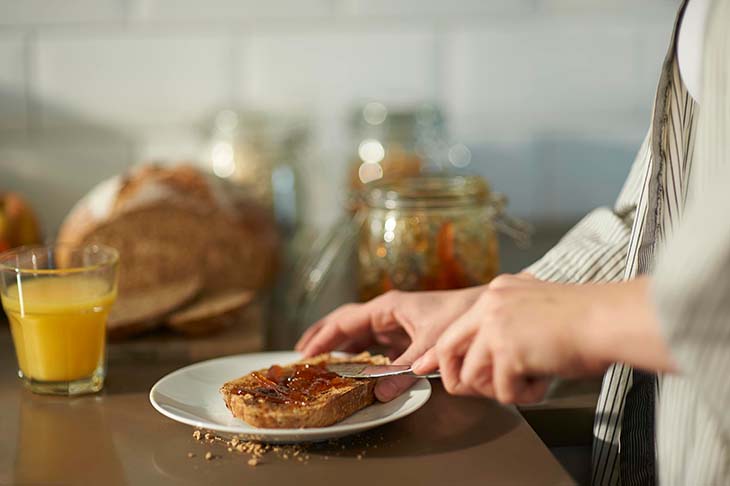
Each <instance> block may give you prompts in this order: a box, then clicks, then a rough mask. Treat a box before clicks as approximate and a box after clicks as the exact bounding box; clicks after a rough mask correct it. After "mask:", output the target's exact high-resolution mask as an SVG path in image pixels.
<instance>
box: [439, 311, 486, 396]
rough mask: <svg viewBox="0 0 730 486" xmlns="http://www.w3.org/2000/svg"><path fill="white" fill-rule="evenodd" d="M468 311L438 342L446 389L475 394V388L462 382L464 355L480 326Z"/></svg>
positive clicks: (452, 391) (462, 393)
mask: <svg viewBox="0 0 730 486" xmlns="http://www.w3.org/2000/svg"><path fill="white" fill-rule="evenodd" d="M472 314H473V313H472V312H467V313H466V314H465V315H464V316H463V317H462V318H461V319H459V320H457V321H456V322H455V323H454V324H453V325H452V326H451V327H450V328H449V329H448V330H446V332H444V334H443V335H442V336H441V338H440V339H439V340H438V342H437V343H436V354H437V356H438V364H439V370H440V372H441V381H442V382H443V384H444V388H446V391H448V392H449V393H451V394H453V395H473V394H475V393H476V392H475V390H474V389H473V388H471V387H470V386H469V385H468V384H464V383H462V382H461V379H460V375H461V368H462V365H463V361H464V356H465V355H466V353H467V350H468V349H469V346H470V344H471V341H472V340H473V339H474V336H475V335H476V332H477V330H478V328H479V320H478V319H475V318H474V316H473V315H472Z"/></svg>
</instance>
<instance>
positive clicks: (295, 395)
mask: <svg viewBox="0 0 730 486" xmlns="http://www.w3.org/2000/svg"><path fill="white" fill-rule="evenodd" d="M389 362H390V361H389V360H388V358H386V357H385V356H380V355H374V356H373V355H370V354H369V353H361V354H359V355H357V356H351V357H337V356H332V355H330V354H328V353H326V354H321V355H319V356H315V357H312V358H309V359H306V360H302V361H300V362H298V363H293V364H290V365H286V366H272V367H271V368H269V369H264V370H258V371H254V372H251V373H249V374H247V375H245V376H242V377H241V378H237V379H235V380H232V381H229V382H227V383H224V384H223V386H222V387H221V389H220V393H221V395H223V400H224V401H225V403H226V407H228V409H229V410H230V411H231V413H232V414H233V416H234V417H237V418H239V419H241V420H244V421H245V422H247V423H248V424H250V425H253V426H254V427H259V428H274V429H282V428H287V429H289V428H311V427H326V426H328V425H332V424H334V423H337V422H339V421H341V420H344V419H346V418H347V417H349V416H350V415H352V414H354V413H355V412H357V411H358V410H360V409H362V408H365V407H367V406H368V405H370V404H372V403H373V402H374V401H375V395H374V389H375V381H376V380H374V379H354V378H343V377H339V376H337V375H335V374H334V373H331V372H328V371H326V368H325V367H326V365H327V364H328V363H371V364H388V363H389Z"/></svg>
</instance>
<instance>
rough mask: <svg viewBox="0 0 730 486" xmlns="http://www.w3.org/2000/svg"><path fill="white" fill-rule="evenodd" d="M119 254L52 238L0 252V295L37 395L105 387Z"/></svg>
mask: <svg viewBox="0 0 730 486" xmlns="http://www.w3.org/2000/svg"><path fill="white" fill-rule="evenodd" d="M118 267H119V253H118V252H117V251H116V250H115V249H113V248H110V247H106V246H102V245H87V246H77V245H65V244H53V245H42V246H32V247H22V248H18V249H15V250H11V251H8V252H5V253H2V254H0V297H1V298H2V305H3V308H4V309H5V313H6V314H7V316H8V319H9V321H10V330H11V333H12V336H13V344H14V345H15V354H16V357H17V359H18V368H19V370H18V376H19V377H20V379H21V380H22V381H23V383H24V384H25V386H26V387H28V388H29V389H30V390H31V391H33V392H35V393H44V394H53V395H79V394H83V393H93V392H97V391H99V390H101V388H102V387H103V386H104V377H105V376H106V321H107V317H108V315H109V311H110V309H111V307H112V305H113V304H114V300H115V298H116V295H117V279H118Z"/></svg>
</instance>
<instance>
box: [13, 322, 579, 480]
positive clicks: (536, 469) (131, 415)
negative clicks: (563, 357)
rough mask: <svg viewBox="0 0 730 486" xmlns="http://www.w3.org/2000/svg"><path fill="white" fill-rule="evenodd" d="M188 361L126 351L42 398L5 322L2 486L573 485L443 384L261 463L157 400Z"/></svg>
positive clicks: (508, 416)
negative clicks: (100, 386)
mask: <svg viewBox="0 0 730 486" xmlns="http://www.w3.org/2000/svg"><path fill="white" fill-rule="evenodd" d="M112 356H115V355H114V354H112ZM176 356H177V357H176V358H175V360H179V359H180V358H179V354H178V355H176ZM185 364H187V363H186V362H185V361H167V360H164V359H160V358H159V357H156V358H155V359H148V360H143V359H134V360H133V359H132V358H130V356H128V355H125V354H117V355H116V356H115V357H113V359H111V362H110V365H109V377H108V380H107V386H106V387H105V389H104V390H103V391H102V392H101V393H99V394H97V395H90V396H82V397H74V398H66V397H51V396H41V395H34V394H32V393H30V392H28V391H27V390H25V389H24V388H23V387H22V386H21V384H20V382H19V381H18V379H17V377H16V369H17V367H16V362H15V355H14V352H13V350H12V342H11V339H10V333H9V330H8V328H7V325H6V324H4V323H0V410H1V413H0V430H2V431H3V435H4V436H3V439H2V441H0V484H34V485H35V484H44V485H49V484H74V485H75V484H105V485H117V484H180V483H183V484H185V483H188V484H225V483H226V482H233V481H235V482H236V484H264V485H265V484H272V485H274V484H277V485H279V484H287V483H292V484H294V483H295V484H297V485H298V486H303V485H307V484H316V485H318V486H321V485H322V484H326V482H328V481H329V482H331V481H333V480H336V479H340V480H344V481H347V484H348V486H356V485H359V484H367V485H368V486H370V485H372V484H384V485H387V484H401V485H402V484H404V483H408V484H418V485H429V484H433V485H443V484H464V485H469V484H475V485H476V484H479V485H482V484H499V485H509V484H515V485H525V484H541V485H551V484H555V485H562V484H573V480H572V479H571V477H570V476H569V475H568V473H567V472H566V471H565V470H564V469H563V468H562V467H561V466H560V464H559V463H558V462H557V461H556V460H555V459H554V457H553V456H552V455H551V453H550V451H549V450H548V449H547V447H546V446H545V445H544V444H543V442H542V441H541V440H540V439H539V438H538V436H537V435H536V434H535V432H534V431H533V430H532V428H530V426H529V425H528V424H527V422H525V420H524V419H523V418H522V416H521V415H520V414H519V413H518V412H517V411H516V410H515V409H514V408H512V407H505V406H502V405H499V404H498V403H495V402H493V401H488V400H481V399H472V398H455V397H451V396H448V395H447V394H446V393H445V392H444V390H443V389H442V388H441V386H440V384H438V383H433V384H434V385H435V386H434V393H433V395H432V397H431V399H430V400H429V402H428V403H427V404H426V405H425V406H424V407H423V408H422V409H420V410H419V411H417V412H416V413H414V414H412V415H410V416H408V417H406V418H404V419H402V420H399V421H396V422H393V423H391V424H388V425H385V426H382V427H379V428H377V429H374V430H372V431H369V432H366V433H364V434H361V435H359V436H354V437H351V438H347V439H342V440H341V441H338V442H335V443H325V444H324V445H317V446H313V447H310V448H309V450H308V452H307V454H308V455H309V459H308V461H306V462H299V461H293V460H284V459H282V458H280V457H278V456H276V455H275V454H273V453H270V454H267V455H266V456H264V458H263V461H262V463H260V464H259V465H257V466H256V467H252V466H249V465H248V464H247V461H248V458H249V456H248V455H245V454H241V453H237V452H235V451H234V452H228V451H227V450H226V447H225V446H224V445H223V444H219V443H216V444H208V443H205V442H204V441H196V440H195V439H194V438H193V436H192V431H193V429H192V428H191V427H188V426H185V425H182V424H178V423H176V422H173V421H172V420H169V419H167V418H165V417H163V416H162V415H160V414H158V413H157V412H156V411H155V410H154V409H153V408H152V406H151V405H150V404H149V401H148V397H147V395H148V392H149V389H150V387H151V386H152V384H153V383H154V382H155V381H156V380H157V379H159V378H160V377H162V376H163V375H165V374H166V373H168V372H170V371H172V370H174V369H176V368H178V367H180V366H183V365H185ZM375 446H378V447H377V448H376V447H375ZM208 451H210V452H212V454H213V455H214V458H213V459H212V460H205V459H204V456H205V453H206V452H208ZM363 451H364V452H365V453H364V455H362V456H361V457H360V458H358V455H359V454H362V453H363ZM190 452H192V453H193V454H195V456H194V457H191V458H189V457H188V453H190Z"/></svg>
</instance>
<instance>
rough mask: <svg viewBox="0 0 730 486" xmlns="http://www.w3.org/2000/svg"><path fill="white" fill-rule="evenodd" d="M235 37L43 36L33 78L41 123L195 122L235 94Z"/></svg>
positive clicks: (157, 35) (190, 35) (210, 35)
mask: <svg viewBox="0 0 730 486" xmlns="http://www.w3.org/2000/svg"><path fill="white" fill-rule="evenodd" d="M230 45H231V44H230V42H229V40H228V39H226V38H225V37H223V36H220V35H217V34H189V35H181V34H166V33H162V32H161V33H138V32H119V33H117V34H106V33H101V34H100V33H93V34H90V35H86V36H78V35H74V36H73V37H71V36H68V35H48V36H41V37H40V38H39V40H38V45H37V59H35V74H36V77H35V79H33V85H32V89H33V94H34V96H36V97H37V98H38V99H39V100H40V103H41V109H42V113H41V123H42V124H43V126H44V127H54V126H65V125H89V124H91V125H99V124H100V125H106V126H110V127H125V128H127V127H130V126H135V125H141V126H150V125H165V124H194V123H197V122H199V121H200V120H201V118H202V117H205V116H209V115H210V113H211V110H212V109H213V108H214V107H216V106H220V105H221V104H223V103H224V102H225V101H227V100H229V99H230V96H231V83H230V79H231V75H232V70H233V67H232V66H231V62H232V60H231V56H230Z"/></svg>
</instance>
